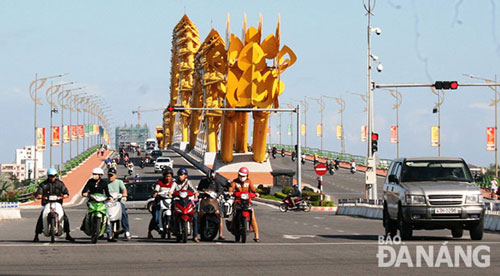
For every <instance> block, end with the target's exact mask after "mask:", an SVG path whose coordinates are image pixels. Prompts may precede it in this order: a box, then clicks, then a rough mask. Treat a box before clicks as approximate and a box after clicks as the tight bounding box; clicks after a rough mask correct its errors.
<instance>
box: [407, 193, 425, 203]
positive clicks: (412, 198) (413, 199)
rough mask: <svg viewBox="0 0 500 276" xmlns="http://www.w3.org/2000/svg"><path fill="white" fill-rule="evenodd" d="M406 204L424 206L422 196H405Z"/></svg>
mask: <svg viewBox="0 0 500 276" xmlns="http://www.w3.org/2000/svg"><path fill="white" fill-rule="evenodd" d="M406 203H407V204H425V197H424V196H423V195H406Z"/></svg>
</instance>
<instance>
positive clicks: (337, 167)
mask: <svg viewBox="0 0 500 276" xmlns="http://www.w3.org/2000/svg"><path fill="white" fill-rule="evenodd" d="M339 166H340V158H339V157H338V156H337V158H335V169H336V170H338V169H339Z"/></svg>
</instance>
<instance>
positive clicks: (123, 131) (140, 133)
mask: <svg viewBox="0 0 500 276" xmlns="http://www.w3.org/2000/svg"><path fill="white" fill-rule="evenodd" d="M148 138H149V129H148V126H147V125H144V126H130V127H127V126H123V127H116V129H115V139H116V149H119V148H120V146H121V145H122V146H128V145H130V143H137V144H138V145H141V146H142V145H144V143H145V142H146V139H148Z"/></svg>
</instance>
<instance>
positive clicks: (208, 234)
mask: <svg viewBox="0 0 500 276" xmlns="http://www.w3.org/2000/svg"><path fill="white" fill-rule="evenodd" d="M218 228H219V227H218V225H217V224H216V223H215V222H213V221H209V222H208V225H207V226H205V227H203V229H202V231H201V240H202V241H213V240H214V239H215V236H217V230H219V229H218Z"/></svg>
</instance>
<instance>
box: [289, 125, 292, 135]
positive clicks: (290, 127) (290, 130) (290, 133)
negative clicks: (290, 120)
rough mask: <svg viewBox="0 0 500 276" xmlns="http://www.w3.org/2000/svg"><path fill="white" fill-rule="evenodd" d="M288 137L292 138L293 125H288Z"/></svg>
mask: <svg viewBox="0 0 500 276" xmlns="http://www.w3.org/2000/svg"><path fill="white" fill-rule="evenodd" d="M288 136H292V125H288Z"/></svg>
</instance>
